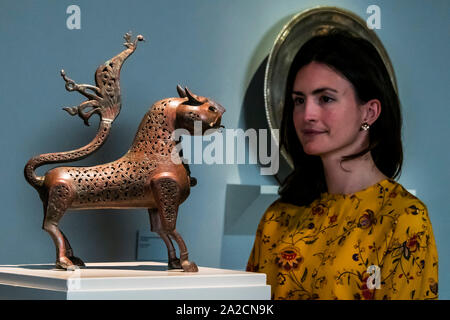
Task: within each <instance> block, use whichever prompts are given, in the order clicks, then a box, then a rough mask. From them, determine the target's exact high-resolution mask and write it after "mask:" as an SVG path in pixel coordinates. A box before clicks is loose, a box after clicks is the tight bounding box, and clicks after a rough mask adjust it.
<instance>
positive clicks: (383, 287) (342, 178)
mask: <svg viewBox="0 0 450 320" xmlns="http://www.w3.org/2000/svg"><path fill="white" fill-rule="evenodd" d="M285 101H286V103H285V107H284V111H283V119H282V124H281V133H280V136H281V139H280V140H281V141H280V147H281V146H284V148H285V150H286V151H287V153H288V154H289V155H290V156H291V158H292V160H293V163H294V171H293V172H292V173H291V175H290V176H288V177H287V178H286V180H285V181H284V182H283V184H282V186H281V188H280V191H279V194H280V198H279V199H278V200H277V201H275V202H274V203H273V204H272V205H271V206H270V207H269V208H268V209H267V211H266V212H265V214H264V216H263V217H262V219H261V222H260V224H259V226H258V229H257V233H256V239H255V243H254V246H253V250H252V253H251V256H250V259H249V261H248V266H247V270H248V271H255V272H264V273H266V274H267V281H268V283H269V284H270V285H271V286H272V298H273V299H437V297H438V289H437V287H438V255H437V250H436V245H435V240H434V236H433V231H432V227H431V223H430V220H429V217H428V212H427V208H426V206H425V205H424V204H423V203H422V202H421V201H420V200H419V199H418V198H416V197H415V196H413V195H412V194H410V193H409V192H408V191H407V190H406V189H405V188H403V187H402V186H401V185H400V184H399V183H397V182H396V181H394V180H393V179H394V178H395V177H397V176H398V175H399V173H400V171H401V165H402V160H403V153H402V142H401V121H402V120H401V113H400V103H399V100H398V97H397V94H396V92H395V90H394V88H393V85H392V82H391V80H390V77H389V74H388V72H387V70H386V68H385V65H384V63H383V61H382V59H381V57H380V56H379V54H378V52H377V50H376V49H375V48H374V46H373V45H372V44H371V43H370V42H368V41H366V40H364V39H361V38H356V37H353V36H351V35H349V34H347V33H346V32H343V31H338V30H334V31H332V32H330V33H329V34H327V35H322V36H316V37H314V38H312V39H310V40H309V41H308V42H307V43H305V44H304V45H303V46H302V48H301V49H300V51H299V52H298V54H297V55H296V57H295V59H294V62H293V64H292V67H291V69H290V72H289V75H288V81H287V87H286V99H285Z"/></svg>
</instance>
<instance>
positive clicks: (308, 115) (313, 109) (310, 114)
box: [303, 99, 320, 121]
mask: <svg viewBox="0 0 450 320" xmlns="http://www.w3.org/2000/svg"><path fill="white" fill-rule="evenodd" d="M319 111H320V110H319V106H318V105H316V104H315V103H314V101H313V100H312V99H308V100H306V101H305V108H304V113H303V120H305V121H316V120H317V119H318V116H319Z"/></svg>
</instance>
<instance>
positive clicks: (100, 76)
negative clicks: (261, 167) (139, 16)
mask: <svg viewBox="0 0 450 320" xmlns="http://www.w3.org/2000/svg"><path fill="white" fill-rule="evenodd" d="M124 38H125V43H124V45H125V47H126V49H125V50H124V51H122V52H121V53H119V54H118V55H116V56H115V57H113V58H112V59H110V60H108V61H106V62H105V63H104V64H102V65H101V66H99V67H98V68H97V70H96V72H95V83H96V85H95V86H92V85H86V84H77V83H75V82H74V81H73V80H71V79H70V78H68V77H67V76H66V73H65V72H64V70H62V71H61V76H62V77H63V79H64V81H65V83H66V89H67V90H68V91H78V92H79V93H81V94H82V95H84V96H85V97H87V98H88V100H87V101H85V102H83V103H81V104H80V105H79V106H76V107H69V108H64V110H66V111H67V112H68V113H69V114H71V115H78V116H79V117H80V118H82V119H83V121H84V123H85V124H86V125H89V122H88V120H89V118H90V117H91V116H92V115H93V114H98V115H99V116H100V124H99V128H98V131H97V134H96V136H95V138H94V139H93V140H92V141H91V142H90V143H89V144H87V145H86V146H84V147H81V148H79V149H76V150H72V151H66V152H57V153H47V154H41V155H38V156H35V157H33V158H31V159H30V160H29V161H28V163H27V164H26V166H25V169H24V173H25V178H26V180H27V181H28V183H30V184H31V185H32V186H33V187H34V188H35V189H36V190H37V191H38V193H39V196H40V198H41V200H42V202H43V205H44V222H43V226H42V228H43V229H44V230H45V231H47V232H48V233H49V234H50V236H51V238H52V239H53V241H54V243H55V247H56V267H57V268H60V269H73V268H76V267H83V266H84V263H83V261H82V260H81V259H80V258H77V257H75V256H74V253H73V250H72V248H71V246H70V244H69V241H68V240H67V238H66V237H65V235H64V234H63V233H62V231H61V230H60V229H59V227H58V224H59V222H60V220H61V218H62V217H63V215H64V213H65V212H66V211H67V210H83V209H105V208H113V209H117V208H127V209H131V208H146V209H148V213H149V216H150V223H151V230H152V231H153V232H156V233H158V234H159V236H160V237H161V238H162V239H163V240H164V242H165V244H166V246H167V249H168V257H169V259H168V266H169V269H183V270H184V271H189V272H196V271H198V268H197V266H196V264H195V263H194V262H192V261H189V260H188V250H187V248H186V245H185V243H184V241H183V238H182V237H181V236H180V234H179V233H178V232H177V230H176V228H175V227H176V220H177V214H178V207H179V205H180V204H181V203H182V202H184V201H185V200H186V198H187V197H188V196H189V193H190V187H191V186H193V185H195V178H192V177H190V172H189V167H188V166H187V165H186V164H184V163H182V161H181V160H182V154H181V152H179V151H178V152H176V151H177V150H176V144H177V141H175V140H174V139H173V138H172V132H173V131H174V130H176V129H186V130H188V131H189V133H190V134H194V122H195V121H200V122H201V124H202V125H201V128H202V130H201V134H204V133H205V131H206V130H208V129H218V128H221V127H223V126H221V124H220V122H221V118H222V114H223V113H224V112H225V109H224V108H223V107H222V106H221V105H219V104H218V103H216V102H214V101H213V100H211V99H208V98H205V97H201V96H197V95H195V94H193V93H191V92H190V91H189V90H188V89H187V88H185V89H182V88H181V87H180V86H177V91H178V94H179V97H176V98H167V99H163V100H160V101H157V102H156V103H154V104H153V105H152V106H151V107H150V109H149V111H148V112H147V113H146V114H145V116H144V118H143V119H142V121H141V124H140V125H139V128H138V130H137V133H136V136H135V139H134V141H133V144H132V145H131V147H130V149H129V150H128V152H127V153H126V154H125V155H124V156H123V157H121V158H119V159H118V160H116V161H113V162H110V163H106V164H100V165H97V166H92V167H65V166H64V167H56V168H54V169H51V170H49V171H48V172H47V173H46V174H45V175H44V176H37V175H36V172H35V170H36V168H38V167H40V166H43V165H46V164H53V163H65V162H72V161H76V160H80V159H83V158H85V157H87V156H88V155H90V154H92V153H93V152H94V151H96V150H98V149H99V148H100V147H101V146H102V145H103V143H104V142H105V140H106V138H107V137H108V135H109V133H110V130H111V125H112V123H113V121H114V120H115V118H116V117H117V115H118V114H119V112H120V108H121V95H120V84H119V80H120V70H121V67H122V64H123V63H124V61H125V60H126V59H127V58H128V57H129V56H130V55H131V54H132V53H133V52H134V51H135V50H136V46H137V43H138V41H143V40H144V38H143V36H141V35H138V36H137V37H136V39H135V40H134V41H132V40H131V34H130V33H127V34H125V37H124ZM174 159H175V160H177V159H178V160H179V161H174ZM171 239H173V240H175V242H176V243H177V245H178V247H179V251H180V252H179V254H180V255H179V258H177V256H176V251H175V248H174V246H173V244H172V240H171Z"/></svg>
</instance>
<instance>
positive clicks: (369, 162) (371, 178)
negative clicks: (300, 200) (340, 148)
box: [321, 152, 388, 194]
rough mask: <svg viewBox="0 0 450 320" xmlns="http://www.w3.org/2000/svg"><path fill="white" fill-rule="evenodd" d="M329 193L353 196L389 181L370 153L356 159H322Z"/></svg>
mask: <svg viewBox="0 0 450 320" xmlns="http://www.w3.org/2000/svg"><path fill="white" fill-rule="evenodd" d="M321 158H322V164H323V168H324V173H325V180H326V183H327V188H328V193H331V194H351V193H354V192H357V191H360V190H363V189H365V188H367V187H369V186H371V185H374V184H376V183H377V182H379V181H381V180H384V179H387V178H388V177H387V176H385V175H384V174H383V173H382V172H381V171H380V170H379V169H378V168H377V167H376V165H375V163H374V161H373V159H372V155H371V154H370V152H368V153H366V154H365V155H363V156H361V157H358V158H356V159H352V160H347V161H342V162H341V157H321Z"/></svg>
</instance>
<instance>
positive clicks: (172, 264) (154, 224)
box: [148, 209, 181, 269]
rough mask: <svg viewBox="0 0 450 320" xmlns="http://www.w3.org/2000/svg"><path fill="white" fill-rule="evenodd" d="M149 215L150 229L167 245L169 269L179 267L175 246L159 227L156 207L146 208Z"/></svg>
mask: <svg viewBox="0 0 450 320" xmlns="http://www.w3.org/2000/svg"><path fill="white" fill-rule="evenodd" d="M148 214H149V216H150V226H151V231H152V232H156V233H157V234H158V235H159V236H160V237H161V239H162V240H163V241H164V243H165V244H166V247H167V255H168V256H169V263H168V267H169V269H181V264H180V259H178V258H177V256H176V252H175V247H174V246H173V243H172V241H171V240H170V238H169V235H168V234H167V233H166V232H165V231H164V230H163V228H162V227H161V218H160V216H159V213H158V210H157V209H148Z"/></svg>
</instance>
